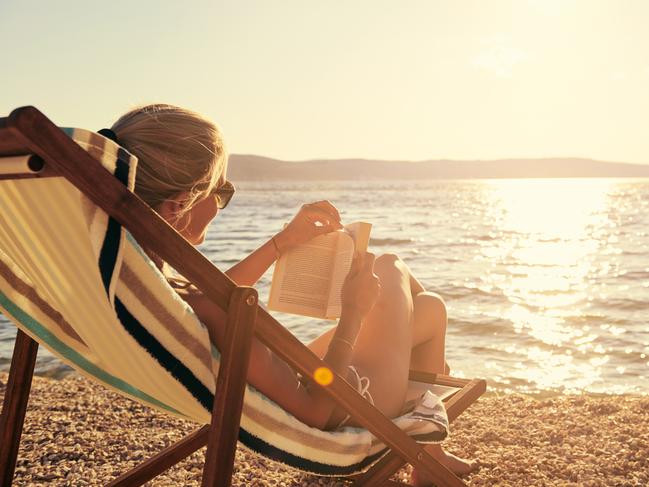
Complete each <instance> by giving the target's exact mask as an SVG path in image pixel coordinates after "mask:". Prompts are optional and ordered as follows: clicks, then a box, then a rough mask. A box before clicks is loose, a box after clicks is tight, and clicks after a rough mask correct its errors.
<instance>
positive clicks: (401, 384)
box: [310, 254, 413, 425]
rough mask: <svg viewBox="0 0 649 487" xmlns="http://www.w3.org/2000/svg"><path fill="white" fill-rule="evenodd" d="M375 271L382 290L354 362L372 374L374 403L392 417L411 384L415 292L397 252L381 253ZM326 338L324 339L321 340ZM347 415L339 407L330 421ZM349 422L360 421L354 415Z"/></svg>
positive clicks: (362, 332) (358, 341) (364, 327)
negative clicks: (393, 253) (409, 379)
mask: <svg viewBox="0 0 649 487" xmlns="http://www.w3.org/2000/svg"><path fill="white" fill-rule="evenodd" d="M374 273H375V274H376V275H377V276H379V279H380V281H381V294H380V296H379V298H378V301H377V302H376V304H375V306H374V308H373V309H372V311H370V313H369V314H368V315H367V317H366V318H365V319H364V320H363V324H362V326H361V329H360V332H359V334H358V338H357V339H356V344H355V346H354V354H353V357H352V364H353V365H354V366H355V367H356V368H357V369H358V372H359V373H360V374H361V375H362V376H366V377H368V378H369V380H370V384H371V386H370V392H371V394H372V398H373V400H374V405H375V406H376V407H377V408H378V409H379V410H380V411H381V412H382V413H384V414H385V415H387V416H388V417H395V416H397V415H398V414H399V413H400V412H401V410H402V408H403V404H404V400H405V396H406V392H407V388H408V370H409V366H410V351H411V349H412V346H411V345H412V316H413V304H412V296H411V293H410V283H409V277H408V272H407V269H406V268H405V265H404V264H403V263H402V262H401V261H400V260H399V259H398V258H397V257H396V256H394V255H390V254H385V255H382V256H380V257H378V258H377V259H376V261H375V264H374ZM321 338H322V337H321ZM329 338H330V337H329ZM328 341H329V340H327V344H328ZM322 342H323V340H320V344H322ZM316 345H317V344H316ZM310 348H311V349H312V350H314V348H312V347H311V346H310ZM314 351H316V350H314ZM322 351H323V350H320V352H322ZM316 353H318V352H317V351H316ZM344 417H345V413H344V411H342V410H336V411H335V412H334V414H333V415H332V418H331V420H330V424H335V423H336V422H338V421H340V420H342V419H343V418H344ZM349 424H351V425H355V424H356V423H355V422H354V421H353V419H352V420H350V421H349Z"/></svg>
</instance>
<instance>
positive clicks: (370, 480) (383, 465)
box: [352, 371, 487, 487]
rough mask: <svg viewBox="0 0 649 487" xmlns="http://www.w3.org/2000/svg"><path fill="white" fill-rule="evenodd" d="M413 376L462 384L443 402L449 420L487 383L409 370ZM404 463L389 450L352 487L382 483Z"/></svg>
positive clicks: (456, 415)
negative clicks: (460, 387)
mask: <svg viewBox="0 0 649 487" xmlns="http://www.w3.org/2000/svg"><path fill="white" fill-rule="evenodd" d="M413 376H414V378H416V379H417V380H420V381H422V382H428V383H430V384H436V383H440V382H444V383H445V384H446V385H462V386H463V387H462V389H460V390H459V391H457V392H456V393H455V394H453V395H452V396H451V397H450V398H449V400H448V401H447V402H446V404H445V407H446V413H447V415H448V419H449V421H451V422H452V421H454V420H455V419H456V418H457V417H458V416H459V415H460V414H462V413H463V412H464V410H466V408H468V407H469V406H470V405H471V404H473V402H475V401H476V400H477V399H478V398H479V397H480V396H481V395H482V394H483V393H484V392H485V390H486V388H487V383H486V382H485V381H484V380H478V379H474V380H470V381H469V380H466V379H453V378H450V377H446V376H442V377H436V375H435V374H428V373H422V372H412V371H411V378H413ZM406 463H407V462H406V461H404V460H403V459H402V458H401V457H400V456H399V455H397V454H396V453H394V452H393V451H391V452H389V453H388V454H387V455H386V456H385V457H383V458H382V459H381V460H380V461H378V462H377V463H376V464H375V465H374V466H372V468H370V469H369V470H368V471H367V472H365V473H364V474H363V475H362V476H361V477H359V478H358V479H357V480H356V481H355V482H354V483H353V484H352V485H353V486H354V487H362V486H364V485H383V484H384V483H385V482H388V480H387V479H389V478H390V477H391V476H392V475H394V474H395V473H396V472H397V471H398V470H399V469H400V468H402V467H403V466H404V465H405V464H406Z"/></svg>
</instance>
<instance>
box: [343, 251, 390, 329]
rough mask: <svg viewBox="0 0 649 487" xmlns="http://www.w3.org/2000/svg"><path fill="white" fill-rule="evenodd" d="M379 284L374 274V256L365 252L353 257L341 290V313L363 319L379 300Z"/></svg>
mask: <svg viewBox="0 0 649 487" xmlns="http://www.w3.org/2000/svg"><path fill="white" fill-rule="evenodd" d="M380 291H381V283H380V282H379V278H378V276H377V275H376V274H374V254H372V253H371V252H365V253H363V254H360V255H358V256H356V257H354V260H353V261H352V266H351V268H350V270H349V274H347V277H346V278H345V282H344V283H343V288H342V296H341V298H342V309H343V313H351V314H354V315H357V316H358V317H359V318H360V319H363V318H365V316H367V314H368V313H369V312H370V311H371V309H372V308H373V307H374V304H375V303H376V301H377V299H378V298H379V293H380Z"/></svg>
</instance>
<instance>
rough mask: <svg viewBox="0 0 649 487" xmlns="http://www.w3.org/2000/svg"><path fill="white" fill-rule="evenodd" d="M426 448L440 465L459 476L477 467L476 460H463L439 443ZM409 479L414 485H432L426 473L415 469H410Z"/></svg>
mask: <svg viewBox="0 0 649 487" xmlns="http://www.w3.org/2000/svg"><path fill="white" fill-rule="evenodd" d="M426 450H427V451H428V452H429V453H430V454H431V455H432V456H433V457H434V458H435V459H437V460H438V461H439V462H440V463H441V464H442V465H444V466H445V467H446V468H448V469H449V470H450V471H451V472H453V473H454V474H455V475H459V476H460V477H461V476H462V475H466V474H468V473H471V472H473V471H475V470H477V469H478V462H476V461H471V460H465V459H464V458H460V457H457V456H455V455H453V454H452V453H448V452H445V451H444V450H442V447H441V446H439V445H429V446H427V447H426ZM411 481H412V485H413V486H414V487H426V486H430V485H432V480H430V478H429V477H428V475H427V474H426V473H424V472H420V471H419V470H417V469H414V470H413V471H412V476H411Z"/></svg>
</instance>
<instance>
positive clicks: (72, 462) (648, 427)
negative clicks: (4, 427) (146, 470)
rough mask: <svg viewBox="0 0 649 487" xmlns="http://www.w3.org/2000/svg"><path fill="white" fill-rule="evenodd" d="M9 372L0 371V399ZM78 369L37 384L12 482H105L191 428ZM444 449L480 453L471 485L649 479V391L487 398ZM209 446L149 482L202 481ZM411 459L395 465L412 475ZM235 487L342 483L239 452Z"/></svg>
mask: <svg viewBox="0 0 649 487" xmlns="http://www.w3.org/2000/svg"><path fill="white" fill-rule="evenodd" d="M6 381H7V374H6V373H0V397H4V390H5V386H6ZM196 428H197V426H196V425H195V424H192V423H188V422H183V421H182V420H178V419H176V418H174V417H171V416H168V415H165V414H162V413H158V412H155V411H152V410H151V409H149V408H147V407H145V406H142V405H140V404H138V403H135V402H133V401H131V400H129V399H125V398H123V397H121V396H118V395H116V394H113V393H111V392H108V391H107V390H106V389H104V388H103V387H101V386H98V385H96V384H94V383H91V382H89V381H87V380H85V379H83V378H81V377H79V376H76V375H73V376H69V377H67V378H66V379H64V380H60V381H54V380H51V379H44V378H40V377H36V378H35V379H34V383H33V385H32V396H31V399H30V402H29V409H28V411H27V418H26V421H25V429H24V431H23V437H22V442H21V449H20V452H19V456H18V464H17V467H16V477H15V481H14V485H52V486H57V485H61V486H63V485H65V486H82V485H103V484H105V483H106V482H107V481H109V480H111V479H113V478H114V477H115V476H117V474H118V473H120V472H124V471H126V470H127V469H129V468H130V467H132V466H134V465H135V464H136V463H139V462H141V461H143V460H144V459H146V458H148V457H149V456H150V455H152V454H154V453H156V452H157V451H159V450H160V449H162V448H164V447H165V446H168V445H170V444H172V443H173V442H174V441H176V440H178V439H180V438H181V437H182V436H184V435H185V434H187V433H189V432H191V431H194V430H195V429H196ZM447 449H448V450H449V451H451V452H453V453H455V454H458V455H461V456H465V457H471V458H477V459H479V460H480V462H481V468H480V469H479V470H478V471H477V472H476V473H474V474H472V475H470V476H468V477H466V478H465V481H466V482H467V483H468V484H469V485H516V486H534V485H539V486H549V485H585V486H613V485H620V486H622V485H625V486H626V485H629V486H631V485H633V486H646V485H649V397H630V396H605V397H592V396H564V397H558V398H551V399H543V400H538V399H534V398H531V397H528V396H523V395H503V396H498V395H495V394H490V395H487V396H485V397H482V398H481V399H480V400H479V401H478V402H477V403H476V404H474V405H473V406H472V407H471V408H470V409H469V410H468V411H467V412H465V413H464V414H463V415H462V416H461V417H460V418H459V419H458V420H457V421H456V422H455V423H454V428H453V431H452V438H451V439H449V440H448V441H447ZM204 451H205V450H204V449H202V450H199V451H198V452H197V453H194V454H193V455H192V456H191V457H189V458H188V459H187V460H185V461H184V462H182V463H180V464H179V465H178V466H176V467H174V468H173V469H171V470H168V471H167V473H166V474H164V475H161V476H159V477H157V478H156V479H155V480H154V481H152V482H150V483H149V484H148V485H152V486H172V485H173V486H177V485H182V486H194V485H200V478H201V472H202V461H203V455H204ZM409 473H410V467H406V468H404V469H403V470H401V471H400V472H399V473H398V476H397V478H398V479H399V480H407V479H408V475H409ZM233 485H235V486H267V485H271V486H342V485H347V484H345V483H344V482H341V481H335V480H331V479H326V478H322V477H313V476H308V475H304V474H301V473H299V472H297V471H294V470H290V469H288V468H284V467H282V466H278V465H277V464H271V463H270V462H268V461H266V460H264V459H263V458H260V457H258V456H256V455H253V454H251V453H248V452H246V451H242V449H241V448H240V449H239V451H238V452H237V458H236V463H235V474H234V479H233Z"/></svg>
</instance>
